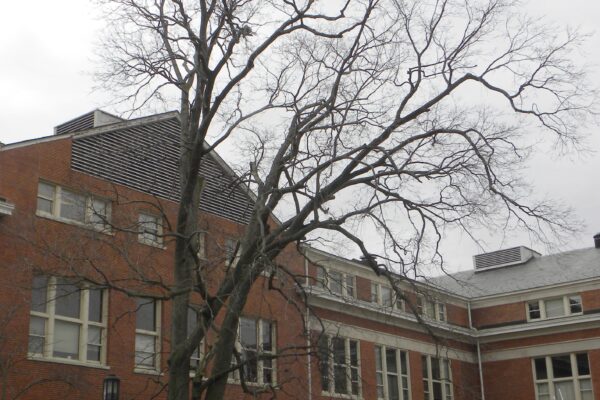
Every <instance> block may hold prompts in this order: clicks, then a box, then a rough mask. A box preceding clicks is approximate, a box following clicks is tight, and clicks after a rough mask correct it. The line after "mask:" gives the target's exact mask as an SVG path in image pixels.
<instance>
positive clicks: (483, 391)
mask: <svg viewBox="0 0 600 400" xmlns="http://www.w3.org/2000/svg"><path fill="white" fill-rule="evenodd" d="M467 311H468V313H469V328H471V329H472V330H474V331H475V335H477V329H475V328H474V327H473V319H472V318H471V301H467ZM475 342H476V343H477V367H478V369H479V387H480V388H481V400H485V388H484V387H483V367H482V365H481V346H480V345H479V337H477V336H475Z"/></svg>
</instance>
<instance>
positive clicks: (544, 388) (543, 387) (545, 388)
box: [537, 383, 550, 396]
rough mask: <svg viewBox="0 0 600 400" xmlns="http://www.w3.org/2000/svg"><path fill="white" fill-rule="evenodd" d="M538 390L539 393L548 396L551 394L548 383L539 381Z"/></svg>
mask: <svg viewBox="0 0 600 400" xmlns="http://www.w3.org/2000/svg"><path fill="white" fill-rule="evenodd" d="M537 390H538V394H539V395H543V396H546V395H549V394H550V388H549V387H548V384H547V383H538V385H537Z"/></svg>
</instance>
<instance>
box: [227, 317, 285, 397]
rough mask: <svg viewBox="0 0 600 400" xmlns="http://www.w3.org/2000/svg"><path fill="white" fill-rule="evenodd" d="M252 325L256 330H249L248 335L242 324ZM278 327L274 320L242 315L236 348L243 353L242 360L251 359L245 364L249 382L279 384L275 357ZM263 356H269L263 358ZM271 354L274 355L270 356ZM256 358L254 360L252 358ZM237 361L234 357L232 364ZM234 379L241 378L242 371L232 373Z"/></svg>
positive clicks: (246, 379)
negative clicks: (247, 335) (244, 331)
mask: <svg viewBox="0 0 600 400" xmlns="http://www.w3.org/2000/svg"><path fill="white" fill-rule="evenodd" d="M244 324H245V325H247V326H252V327H253V330H254V332H248V334H250V337H246V336H245V334H244V333H243V331H242V325H244ZM275 339H276V327H275V324H274V323H273V322H272V321H268V320H265V319H260V318H248V317H241V318H240V323H239V324H238V339H237V343H236V348H237V350H238V352H240V353H241V359H242V361H247V360H251V363H248V364H246V365H244V366H243V367H242V368H244V379H245V382H246V383H247V384H255V385H270V386H274V385H276V384H277V376H276V375H277V374H276V371H277V362H276V359H275V358H274V356H275V354H276V350H275ZM262 356H267V358H263V357H262ZM269 356H273V358H270V357H269ZM253 358H254V359H255V360H254V361H252V359H253ZM254 363H255V364H254ZM235 364H237V361H236V360H235V358H234V359H232V365H235ZM230 376H231V377H232V378H233V380H234V381H239V380H240V371H239V370H236V371H234V372H233V374H231V375H230Z"/></svg>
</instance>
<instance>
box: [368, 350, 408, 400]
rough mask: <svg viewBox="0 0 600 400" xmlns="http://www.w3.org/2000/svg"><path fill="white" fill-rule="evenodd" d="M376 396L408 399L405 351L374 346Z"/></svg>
mask: <svg viewBox="0 0 600 400" xmlns="http://www.w3.org/2000/svg"><path fill="white" fill-rule="evenodd" d="M375 374H376V379H377V398H378V399H385V400H409V399H410V386H409V384H408V358H407V353H406V352H405V351H401V350H398V349H394V348H389V347H384V346H375Z"/></svg>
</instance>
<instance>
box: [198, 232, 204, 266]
mask: <svg viewBox="0 0 600 400" xmlns="http://www.w3.org/2000/svg"><path fill="white" fill-rule="evenodd" d="M196 238H197V240H198V253H197V254H196V255H197V256H198V259H200V260H206V232H205V231H199V232H197V233H196Z"/></svg>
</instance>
